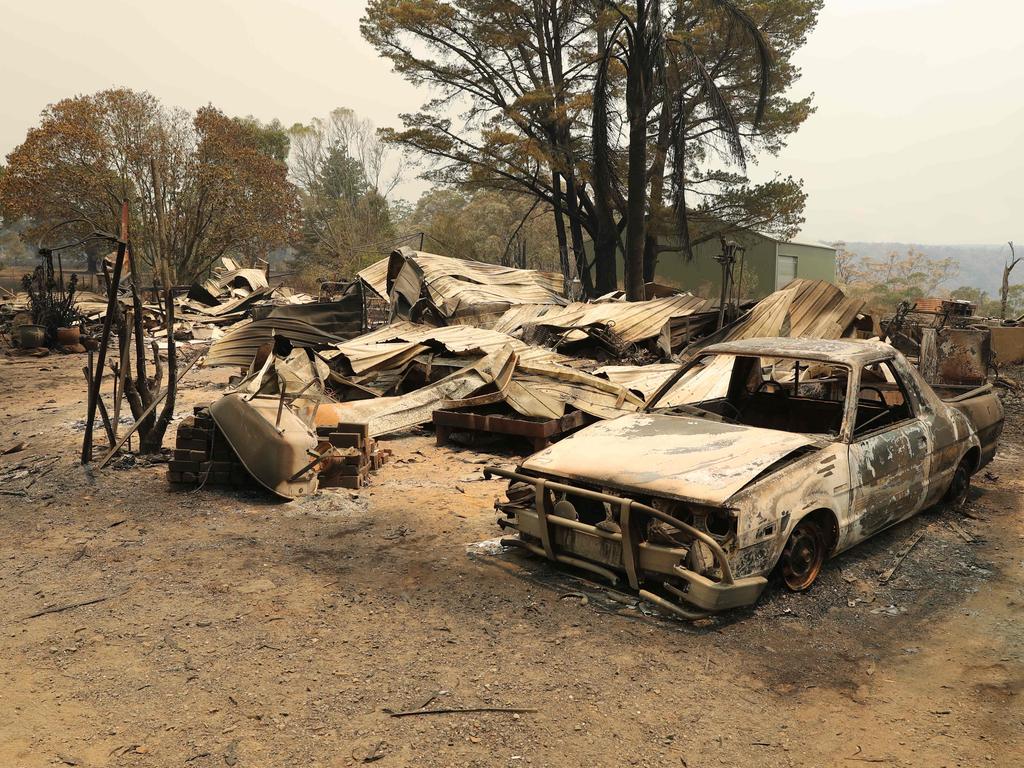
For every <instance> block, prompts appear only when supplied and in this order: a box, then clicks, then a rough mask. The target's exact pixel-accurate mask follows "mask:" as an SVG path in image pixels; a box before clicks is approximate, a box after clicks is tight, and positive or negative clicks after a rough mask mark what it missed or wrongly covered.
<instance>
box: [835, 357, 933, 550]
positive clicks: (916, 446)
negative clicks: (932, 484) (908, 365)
mask: <svg viewBox="0 0 1024 768" xmlns="http://www.w3.org/2000/svg"><path fill="white" fill-rule="evenodd" d="M882 363H888V364H889V367H890V370H891V371H892V372H893V375H894V378H895V379H896V384H897V386H899V388H900V391H901V392H902V394H903V397H904V400H905V401H906V403H907V405H908V408H909V410H910V413H911V416H910V417H909V418H906V419H903V420H901V421H899V422H896V423H895V424H886V425H884V426H882V427H879V428H878V429H875V430H872V431H871V432H868V433H867V434H864V435H859V436H854V427H855V425H856V418H857V408H858V397H857V396H858V394H859V393H860V389H861V381H862V374H863V371H864V368H865V367H867V366H868V365H876V364H882ZM853 376H854V378H853V381H852V382H851V386H850V390H849V392H848V393H847V415H846V419H847V424H846V427H845V431H846V435H847V440H846V442H847V452H848V458H849V466H850V491H849V493H850V507H849V510H850V514H849V517H848V519H847V521H846V523H847V524H846V526H845V530H843V531H841V533H840V538H841V548H842V549H845V548H846V547H849V546H852V545H853V544H856V543H857V542H859V541H863V540H864V539H866V538H868V537H869V536H872V535H874V534H875V533H878V532H879V531H882V530H884V529H886V528H888V527H889V526H892V525H895V524H896V523H899V522H901V521H903V520H906V519H907V518H908V517H911V516H913V515H914V514H915V513H917V512H918V511H920V510H921V509H922V508H923V506H924V504H925V501H926V500H927V498H928V477H929V474H930V462H931V455H932V444H931V443H932V437H931V430H930V428H929V424H928V421H927V419H926V418H925V414H924V412H923V409H922V406H921V403H920V401H919V400H918V399H917V398H915V397H913V396H912V393H911V392H910V390H909V388H908V387H907V385H906V383H905V382H904V381H903V377H902V375H901V372H900V369H899V366H898V365H897V364H895V363H894V361H893V358H881V359H879V360H873V361H870V362H866V363H863V364H861V365H859V366H855V370H854V374H853Z"/></svg>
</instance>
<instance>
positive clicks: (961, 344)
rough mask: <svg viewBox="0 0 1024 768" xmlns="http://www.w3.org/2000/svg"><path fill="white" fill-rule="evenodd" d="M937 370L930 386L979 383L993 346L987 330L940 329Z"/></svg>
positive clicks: (983, 375)
mask: <svg viewBox="0 0 1024 768" xmlns="http://www.w3.org/2000/svg"><path fill="white" fill-rule="evenodd" d="M937 344H938V349H937V359H938V369H937V371H936V380H935V381H932V382H929V383H931V384H958V385H977V384H982V383H984V381H985V378H986V376H987V375H988V365H989V361H990V360H991V359H992V346H991V341H990V336H989V332H988V329H977V328H949V327H947V328H943V329H941V330H940V331H938V333H937Z"/></svg>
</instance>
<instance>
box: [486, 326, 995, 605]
mask: <svg viewBox="0 0 1024 768" xmlns="http://www.w3.org/2000/svg"><path fill="white" fill-rule="evenodd" d="M1002 424H1003V409H1002V405H1001V403H1000V401H999V399H998V397H997V396H996V394H995V393H994V392H993V391H992V390H991V388H990V387H988V386H986V387H981V388H978V389H975V390H971V391H967V392H963V391H960V392H942V393H941V394H940V392H937V391H936V390H935V389H933V388H932V387H931V386H929V385H928V383H926V382H925V380H924V379H923V378H922V377H921V375H920V374H919V373H918V371H917V370H916V369H915V368H914V367H913V366H912V365H911V364H910V363H908V361H907V360H906V358H904V357H903V355H901V354H900V353H899V352H897V351H896V350H895V349H894V348H893V347H891V346H889V345H888V344H884V343H881V342H875V341H860V340H852V339H850V340H839V341H823V340H819V339H793V338H764V339H748V340H744V341H735V342H728V343H721V344H715V345H712V346H709V347H707V348H705V349H703V350H702V351H700V352H699V353H698V354H696V355H695V356H694V357H693V358H692V359H691V360H690V361H689V362H687V363H685V364H683V365H682V366H681V367H680V369H679V370H678V371H676V372H675V373H673V374H672V375H671V376H669V378H668V379H667V380H666V381H665V383H664V384H663V385H662V386H661V387H660V388H659V389H658V391H657V392H656V393H655V394H654V395H653V396H651V398H650V399H649V401H648V402H647V404H646V405H645V407H644V409H643V411H642V412H639V413H635V414H630V415H627V416H622V417H620V418H617V419H612V420H609V421H603V422H599V423H597V424H594V425H592V426H590V427H587V428H586V429H583V430H581V431H579V432H577V433H575V434H574V435H572V436H571V437H568V438H566V439H565V440H562V441H560V442H558V443H556V444H554V445H552V446H551V447H549V448H546V449H545V450H542V451H540V452H539V453H536V454H534V455H533V456H530V457H529V458H528V459H526V460H525V461H524V462H523V463H522V465H521V466H520V467H518V468H517V469H516V470H515V471H510V470H508V469H502V468H498V467H488V468H487V470H486V472H487V473H488V474H489V475H497V476H501V477H506V478H508V479H509V481H510V483H509V487H508V490H507V500H503V501H499V502H498V503H497V505H496V506H497V508H498V509H499V513H500V517H499V520H498V523H499V525H501V527H502V528H503V529H508V530H510V531H514V532H515V534H516V535H514V536H511V537H507V538H505V539H503V542H504V543H505V544H507V545H514V546H518V547H522V548H525V549H527V550H529V551H531V552H533V553H535V554H538V555H542V556H545V557H547V558H549V559H550V560H553V561H556V562H558V563H562V564H566V565H570V566H575V567H577V568H581V569H585V570H587V571H590V572H591V573H594V574H599V575H601V576H603V577H605V578H606V579H608V580H610V581H612V582H613V583H615V582H618V581H620V580H621V579H622V578H623V577H625V580H626V581H627V582H628V584H629V586H630V587H632V588H633V589H634V590H637V591H638V593H639V595H640V596H641V597H642V598H643V599H645V600H648V601H650V602H652V603H654V604H656V605H658V606H660V607H662V608H664V609H667V610H669V611H671V612H673V613H675V614H677V615H679V616H681V617H684V618H698V617H702V616H706V615H708V614H709V613H710V612H714V611H721V610H724V609H729V608H733V607H737V606H743V605H749V604H752V603H754V602H755V601H756V600H757V599H758V597H759V596H760V594H761V592H762V591H763V590H764V588H765V586H766V584H767V580H768V576H769V575H770V574H771V573H772V572H777V573H779V574H780V576H781V579H782V581H783V582H784V583H785V585H786V586H787V587H788V588H789V589H791V590H795V591H800V590H805V589H807V588H808V587H810V586H811V584H812V583H813V582H814V580H815V579H816V578H817V576H818V574H819V572H820V571H821V568H822V564H823V563H824V561H825V560H826V559H827V558H828V557H830V556H833V555H835V554H837V553H839V552H842V551H844V550H846V549H848V548H850V547H852V546H854V545H855V544H857V543H858V542H861V541H864V540H865V539H866V538H868V537H869V536H872V535H874V534H876V533H878V532H879V531H882V530H884V529H886V528H888V527H890V526H892V525H896V524H897V523H899V522H901V521H903V520H906V519H907V518H909V517H911V516H912V515H914V514H916V513H917V512H919V511H921V510H922V509H925V508H927V507H930V506H932V505H935V504H936V503H938V502H940V501H943V500H945V501H947V502H951V503H954V504H960V503H962V502H963V500H964V499H965V498H966V496H967V492H968V489H969V487H970V478H971V475H973V474H974V473H975V472H977V471H978V470H979V469H980V468H981V467H983V466H984V465H985V464H987V463H988V462H989V461H991V459H992V457H993V456H994V454H995V451H996V444H997V441H998V438H999V434H1000V431H1001V430H1002Z"/></svg>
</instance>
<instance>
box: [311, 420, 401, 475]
mask: <svg viewBox="0 0 1024 768" xmlns="http://www.w3.org/2000/svg"><path fill="white" fill-rule="evenodd" d="M316 432H317V437H319V438H320V446H319V450H318V453H321V454H322V453H323V452H324V451H327V450H330V449H332V448H333V449H334V450H333V452H332V455H331V458H330V459H328V460H327V461H326V462H324V468H323V470H322V471H321V472H320V487H321V488H353V489H358V488H362V487H364V486H366V485H368V484H369V481H370V472H371V471H375V470H378V469H380V468H381V466H383V464H384V462H385V461H386V460H387V459H388V457H389V456H391V450H390V449H388V448H381V447H379V446H378V445H377V441H376V440H374V439H373V438H372V437H370V432H369V428H368V426H367V425H366V424H338V425H337V426H322V427H317V430H316Z"/></svg>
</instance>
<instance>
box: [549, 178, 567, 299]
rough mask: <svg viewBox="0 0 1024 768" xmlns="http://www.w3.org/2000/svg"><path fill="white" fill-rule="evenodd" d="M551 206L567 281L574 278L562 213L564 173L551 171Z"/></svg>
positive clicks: (564, 275)
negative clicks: (570, 265)
mask: <svg viewBox="0 0 1024 768" xmlns="http://www.w3.org/2000/svg"><path fill="white" fill-rule="evenodd" d="M551 208H552V210H553V211H554V216H555V238H556V240H557V241H558V266H559V268H560V269H561V270H562V277H563V278H565V281H566V283H568V282H569V280H571V279H572V272H571V271H570V269H569V244H568V241H567V239H566V236H565V217H564V216H563V214H562V175H561V174H560V173H559V172H558V171H552V172H551Z"/></svg>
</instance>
